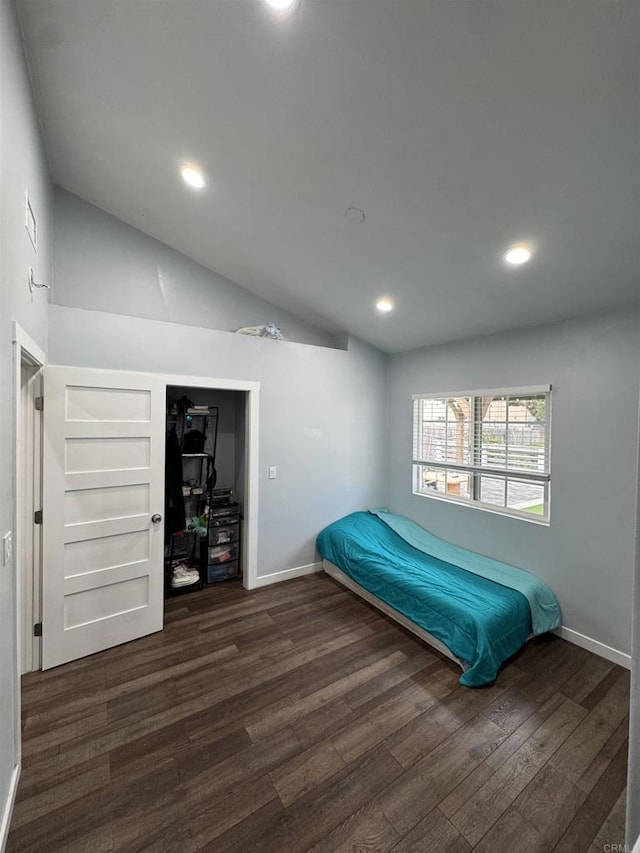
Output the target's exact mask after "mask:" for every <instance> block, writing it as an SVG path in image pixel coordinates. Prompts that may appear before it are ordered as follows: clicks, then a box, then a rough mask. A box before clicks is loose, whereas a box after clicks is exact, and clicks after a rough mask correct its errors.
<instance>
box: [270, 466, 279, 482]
mask: <svg viewBox="0 0 640 853" xmlns="http://www.w3.org/2000/svg"><path fill="white" fill-rule="evenodd" d="M277 476H278V472H277V471H276V466H275V465H272V466H271V468H269V479H270V480H275V478H276V477H277Z"/></svg>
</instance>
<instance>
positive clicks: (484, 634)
mask: <svg viewBox="0 0 640 853" xmlns="http://www.w3.org/2000/svg"><path fill="white" fill-rule="evenodd" d="M317 547H318V551H319V552H320V554H321V556H322V558H323V566H324V569H325V571H326V572H327V573H328V574H329V575H331V576H332V577H334V578H335V579H336V580H338V581H339V582H340V583H342V584H344V586H346V587H348V588H349V589H351V590H352V591H353V592H355V593H357V594H358V595H360V596H361V597H362V598H364V599H366V600H367V601H369V602H370V603H371V604H373V605H374V606H376V607H378V608H379V609H380V610H382V611H383V612H385V613H387V614H388V615H389V616H391V617H392V618H394V619H395V620H396V621H398V622H400V624H402V625H404V626H405V627H406V628H408V629H409V630H411V631H413V632H414V633H415V634H417V635H418V636H419V637H421V638H422V639H423V640H425V642H428V643H430V644H431V645H432V646H434V647H435V648H437V649H438V650H439V651H441V652H442V653H443V654H445V655H447V656H448V657H449V658H451V659H452V660H454V661H456V663H458V664H459V665H460V667H461V668H462V670H463V672H462V675H461V677H460V683H461V684H463V685H465V686H467V687H480V686H482V685H485V684H491V683H492V682H493V681H495V679H496V677H497V675H498V671H499V669H500V666H501V665H502V664H503V663H504V662H505V661H506V660H507V659H508V658H510V657H511V656H512V655H513V654H515V652H517V651H518V649H520V648H521V647H522V646H523V645H524V643H525V642H526V641H527V639H528V638H529V637H531V636H536V635H538V634H542V633H545V632H546V631H550V630H552V629H553V628H556V627H558V626H559V625H560V624H561V621H562V620H561V612H560V606H559V604H558V601H557V599H556V597H555V595H554V594H553V592H552V591H551V590H550V589H549V587H548V586H547V585H546V584H545V583H544V582H543V581H541V580H540V579H539V578H536V577H535V576H534V575H531V574H530V573H528V572H525V571H522V570H521V569H516V568H515V567H513V566H509V565H507V564H505V563H500V562H498V561H496V560H493V559H491V558H489V557H484V556H482V555H480V554H476V553H474V552H472V551H468V550H465V549H463V548H458V547H457V546H455V545H452V544H451V543H449V542H445V541H444V540H442V539H439V538H438V537H436V536H434V535H433V534H432V533H429V531H427V530H424V528H422V527H420V526H419V525H417V524H415V522H412V521H410V520H409V519H408V518H404V517H403V516H399V515H394V514H393V513H390V512H388V511H387V510H382V509H379V510H370V511H369V512H355V513H351V514H350V515H347V516H345V517H344V518H341V519H339V520H338V521H336V522H334V523H333V524H330V525H329V526H328V527H326V528H325V529H324V530H323V531H322V532H321V533H320V534H319V536H318V539H317Z"/></svg>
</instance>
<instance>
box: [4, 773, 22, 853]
mask: <svg viewBox="0 0 640 853" xmlns="http://www.w3.org/2000/svg"><path fill="white" fill-rule="evenodd" d="M19 779H20V765H19V764H16V766H15V767H14V768H13V773H12V774H11V782H10V783H9V791H8V792H7V800H6V802H5V804H4V809H3V813H2V823H0V853H4V850H5V848H6V846H7V839H8V838H9V827H10V826H11V815H12V813H13V804H14V803H15V801H16V794H17V792H18V780H19Z"/></svg>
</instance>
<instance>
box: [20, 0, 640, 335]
mask: <svg viewBox="0 0 640 853" xmlns="http://www.w3.org/2000/svg"><path fill="white" fill-rule="evenodd" d="M18 5H19V9H20V13H21V18H22V21H23V27H24V34H25V44H26V50H27V55H28V60H29V64H30V68H31V73H32V77H33V83H34V90H35V93H36V99H37V103H38V108H39V113H40V117H41V123H42V127H43V130H44V136H45V141H46V145H47V150H48V156H49V160H50V167H51V172H52V177H53V180H54V181H55V182H56V183H57V184H59V185H60V186H62V187H64V188H66V189H68V190H70V191H71V192H73V193H76V194H77V195H79V196H81V197H83V198H85V199H87V200H88V201H90V202H93V203H94V204H96V205H98V206H99V207H101V208H103V209H104V210H106V211H108V212H109V213H111V214H113V215H115V216H117V217H119V218H120V219H123V220H124V221H125V222H128V223H130V224H131V225H134V226H136V227H137V228H140V229H141V230H142V231H145V232H146V233H147V234H150V235H152V236H153V237H156V238H157V239H159V240H162V241H163V242H165V243H167V244H168V245H170V246H172V247H174V248H176V249H178V250H180V251H182V252H184V253H185V254H186V255H188V256H190V257H191V258H193V259H195V260H196V261H199V262H200V263H201V264H203V265H204V266H206V267H209V268H210V269H213V270H215V271H217V272H219V273H221V274H222V275H225V276H227V277H228V278H230V279H232V280H234V281H236V282H238V283H239V284H241V285H243V286H244V287H246V288H248V289H249V290H252V291H254V292H255V293H257V294H259V295H260V296H262V297H263V298H266V299H269V300H271V301H272V302H274V303H276V304H278V305H281V306H282V307H286V308H287V309H289V310H291V311H293V312H294V313H297V314H299V315H301V316H302V317H303V318H305V319H307V320H308V321H309V322H313V323H316V324H317V325H319V326H321V327H323V328H325V329H328V330H339V329H346V330H348V331H349V332H351V333H353V334H356V335H358V336H360V337H361V338H363V339H365V340H367V341H370V342H371V343H373V344H375V345H376V346H378V347H380V348H381V349H383V350H385V351H388V352H397V351H402V350H407V349H411V348H413V347H417V346H421V345H425V344H433V343H439V342H442V341H446V340H451V339H456V338H462V337H468V336H471V335H477V334H484V333H489V332H494V331H498V330H500V329H504V328H511V327H516V326H522V325H530V324H532V323H537V322H542V321H547V320H554V319H561V318H564V317H569V316H573V315H576V314H580V313H586V312H593V311H597V310H601V309H603V308H604V307H606V306H613V305H616V304H624V303H628V302H631V301H632V300H635V299H636V298H637V297H638V295H639V294H640V252H639V248H638V247H639V245H640V240H639V239H638V238H639V234H638V224H639V223H638V210H639V201H640V194H639V193H638V175H639V168H638V167H639V165H640V158H639V156H638V154H639V149H638V139H639V131H640V123H639V106H638V104H639V101H638V93H639V87H638V83H639V73H638V72H639V67H640V59H639V57H640V50H639V48H640V43H639V39H638V20H637V14H638V8H639V6H638V4H637V2H636V0H301V3H300V7H299V9H298V10H297V12H296V13H295V14H293V15H291V16H289V17H287V18H283V17H281V16H278V15H277V14H275V13H274V12H273V11H272V10H270V9H269V8H268V7H267V6H266V5H265V4H264V2H263V0H108V1H107V0H90V1H89V2H87V0H19V4H18ZM183 160H190V161H195V162H196V163H199V164H200V165H201V166H202V168H203V169H204V171H205V172H206V174H207V177H208V182H209V183H208V187H207V189H206V190H205V191H204V192H202V193H200V194H198V193H196V192H194V191H193V190H189V189H188V188H187V187H185V185H184V184H183V183H182V182H181V180H180V178H179V177H178V173H177V169H178V164H179V163H180V162H181V161H183ZM350 205H354V206H356V207H359V208H361V209H362V210H364V211H365V213H366V220H365V222H364V223H363V224H362V225H353V224H349V223H348V222H347V221H346V219H345V210H346V208H348V207H349V206H350ZM521 241H526V242H529V243H532V244H533V246H534V248H535V257H534V259H533V260H532V261H531V263H530V264H528V265H527V266H526V267H521V268H517V269H515V268H507V267H506V266H505V265H504V263H503V262H502V260H501V255H502V253H503V251H504V250H505V249H506V248H507V247H508V246H509V245H510V244H512V243H514V242H521ZM380 295H390V296H392V297H393V298H394V299H395V301H396V309H395V310H394V311H393V312H392V313H391V314H388V315H379V314H378V312H376V310H375V308H374V304H373V303H374V301H375V299H376V298H377V297H378V296H380Z"/></svg>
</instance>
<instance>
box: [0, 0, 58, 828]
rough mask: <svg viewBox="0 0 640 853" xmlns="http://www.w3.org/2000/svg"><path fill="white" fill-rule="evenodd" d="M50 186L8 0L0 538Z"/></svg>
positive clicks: (0, 744) (2, 702) (6, 675)
mask: <svg viewBox="0 0 640 853" xmlns="http://www.w3.org/2000/svg"><path fill="white" fill-rule="evenodd" d="M26 190H29V194H30V197H31V201H32V205H33V207H34V209H35V213H36V216H37V220H38V227H39V234H40V238H39V244H38V252H37V254H36V252H35V251H34V250H33V247H32V245H31V243H30V241H29V238H28V236H27V232H26V230H25V192H26ZM51 230H52V229H51V187H50V185H49V180H48V177H47V170H46V163H45V157H44V152H43V148H42V145H41V142H40V135H39V131H38V124H37V121H36V118H35V113H34V109H33V105H32V100H31V91H30V88H29V82H28V77H27V73H26V66H25V62H24V59H23V55H22V47H21V42H20V40H19V35H18V26H17V21H16V17H15V14H14V8H13V4H12V3H11V2H9V0H0V400H2V406H0V439H1V440H0V448H1V452H0V535H3V534H4V533H5V532H6V531H7V530H11V529H13V528H14V523H15V518H14V513H15V506H14V498H13V494H14V467H13V466H14V462H13V459H14V452H13V449H14V435H13V405H12V398H13V376H12V364H13V357H12V331H11V322H12V320H17V321H18V322H19V323H20V325H21V326H22V327H23V328H24V329H25V330H26V331H27V332H28V333H29V335H30V336H31V337H32V338H33V339H34V340H35V341H36V343H37V344H38V345H39V346H40V347H41V348H42V349H46V346H47V292H46V291H39V292H36V293H35V294H34V295H33V296H31V294H30V293H29V289H28V287H27V267H28V266H29V265H30V264H31V265H32V266H33V267H34V269H35V273H36V277H37V280H39V281H42V280H44V281H50V279H51V262H50V251H49V245H50V238H51ZM15 597H16V578H15V561H13V560H12V561H11V563H10V564H9V565H8V566H4V567H3V566H1V565H0V650H1V652H0V814H1V813H2V810H3V807H4V803H5V801H6V797H7V793H8V790H9V783H10V778H11V774H12V772H13V768H14V765H15V763H16V754H15V750H14V735H15V732H16V731H19V720H17V719H15V718H14V701H15V691H16V689H17V669H16V657H15V656H16V608H15Z"/></svg>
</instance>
